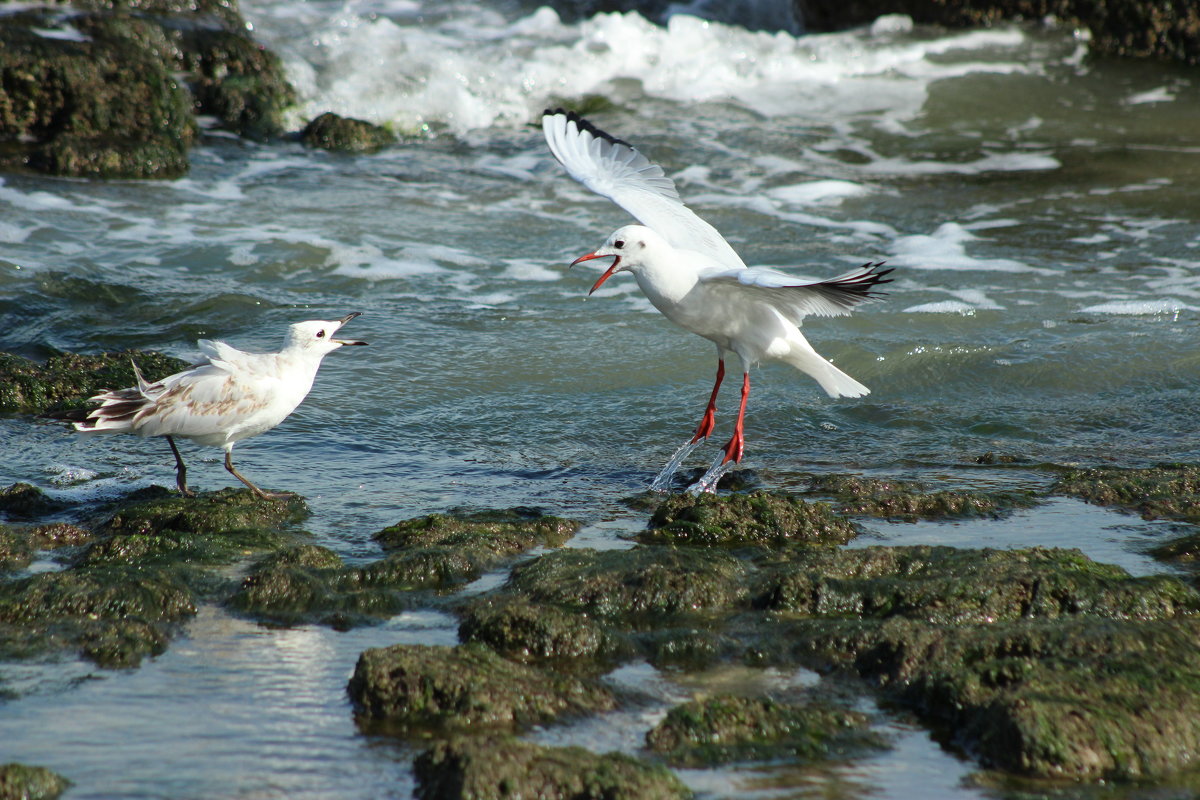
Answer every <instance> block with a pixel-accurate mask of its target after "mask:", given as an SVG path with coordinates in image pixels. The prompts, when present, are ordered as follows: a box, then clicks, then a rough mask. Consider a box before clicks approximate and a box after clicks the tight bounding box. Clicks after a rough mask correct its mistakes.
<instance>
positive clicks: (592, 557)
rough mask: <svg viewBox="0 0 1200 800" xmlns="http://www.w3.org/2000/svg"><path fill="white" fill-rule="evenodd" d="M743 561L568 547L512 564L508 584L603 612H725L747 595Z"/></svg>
mask: <svg viewBox="0 0 1200 800" xmlns="http://www.w3.org/2000/svg"><path fill="white" fill-rule="evenodd" d="M746 574H747V568H746V566H745V565H744V564H743V563H742V562H741V561H738V560H737V559H736V558H734V557H733V556H731V555H728V554H727V553H726V552H724V551H713V550H701V549H695V548H687V549H675V548H669V547H647V546H642V547H635V548H633V549H632V550H586V549H571V550H559V551H557V552H553V553H548V554H546V555H544V556H541V557H540V558H536V559H533V560H531V561H527V562H525V563H523V564H518V565H517V566H516V567H515V568H513V571H512V574H511V576H510V577H509V580H508V583H507V584H506V586H505V589H506V590H507V591H510V592H514V593H520V594H523V595H525V596H526V597H527V598H529V600H531V601H533V602H537V603H553V604H556V605H558V606H560V607H562V608H564V609H567V610H573V611H577V612H580V613H585V614H590V615H593V616H595V617H599V618H601V619H610V620H611V619H622V620H625V621H630V622H632V621H634V620H636V619H639V618H641V619H645V618H652V619H654V620H655V621H658V620H660V619H661V618H662V617H663V615H680V614H693V613H704V612H728V611H731V610H732V609H735V608H738V607H740V606H741V605H743V604H744V603H745V601H746V599H747V591H746V588H745V586H744V579H745V577H746Z"/></svg>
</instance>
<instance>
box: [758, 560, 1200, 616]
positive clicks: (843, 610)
mask: <svg viewBox="0 0 1200 800" xmlns="http://www.w3.org/2000/svg"><path fill="white" fill-rule="evenodd" d="M754 602H755V605H756V607H759V608H763V609H768V610H772V611H786V612H790V613H797V614H804V615H810V616H842V617H861V618H886V617H894V616H904V617H911V618H914V619H924V620H927V621H930V622H938V623H948V622H995V621H998V620H1012V619H1020V618H1031V617H1049V618H1054V617H1063V616H1071V615H1079V614H1089V615H1094V616H1102V617H1112V618H1134V619H1163V618H1170V617H1174V616H1176V615H1180V614H1191V613H1197V612H1200V594H1197V593H1196V592H1195V591H1193V590H1192V589H1190V588H1188V587H1187V586H1185V585H1184V584H1183V583H1181V582H1180V581H1178V580H1177V579H1175V578H1171V577H1167V576H1161V575H1160V576H1149V577H1142V578H1134V577H1130V575H1129V574H1128V573H1127V572H1126V571H1125V570H1123V569H1121V568H1120V567H1115V566H1111V565H1107V564H1098V563H1096V562H1094V561H1092V560H1091V559H1089V558H1087V557H1086V556H1084V555H1083V554H1082V553H1080V552H1079V551H1077V550H1059V549H1046V548H1030V549H1026V550H959V549H957V548H952V547H929V546H915V547H868V548H864V549H861V550H844V551H836V552H815V553H802V554H799V555H798V556H797V557H795V558H792V559H789V560H786V561H782V560H781V561H780V562H778V563H776V564H774V565H764V569H763V573H762V575H761V576H759V579H758V582H757V585H756V588H755V601H754Z"/></svg>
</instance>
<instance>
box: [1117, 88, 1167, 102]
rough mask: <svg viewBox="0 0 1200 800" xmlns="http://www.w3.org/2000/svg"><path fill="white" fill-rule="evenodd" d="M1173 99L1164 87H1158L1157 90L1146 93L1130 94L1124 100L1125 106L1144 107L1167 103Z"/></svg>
mask: <svg viewBox="0 0 1200 800" xmlns="http://www.w3.org/2000/svg"><path fill="white" fill-rule="evenodd" d="M1174 99H1175V95H1174V94H1172V93H1171V90H1170V89H1168V88H1167V87H1166V86H1159V87H1158V88H1157V89H1151V90H1150V91H1148V92H1138V93H1137V94H1131V95H1130V96H1129V97H1126V98H1125V104H1126V105H1131V106H1138V105H1144V104H1146V103H1169V102H1171V101H1172V100H1174Z"/></svg>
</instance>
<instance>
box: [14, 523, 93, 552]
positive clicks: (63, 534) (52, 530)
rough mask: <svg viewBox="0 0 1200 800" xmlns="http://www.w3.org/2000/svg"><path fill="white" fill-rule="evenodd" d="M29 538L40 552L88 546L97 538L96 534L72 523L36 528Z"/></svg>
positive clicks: (49, 524) (52, 524)
mask: <svg viewBox="0 0 1200 800" xmlns="http://www.w3.org/2000/svg"><path fill="white" fill-rule="evenodd" d="M29 537H30V542H31V544H32V545H33V546H34V547H36V548H37V549H38V550H57V549H59V548H60V547H78V546H79V545H81V544H87V543H88V542H90V541H91V540H92V539H93V538H95V534H93V533H92V532H91V531H90V530H88V529H87V528H83V527H80V526H79V525H73V524H72V523H70V522H51V523H48V524H46V525H37V526H35V527H34V528H33V529H32V530H31V531H30V532H29Z"/></svg>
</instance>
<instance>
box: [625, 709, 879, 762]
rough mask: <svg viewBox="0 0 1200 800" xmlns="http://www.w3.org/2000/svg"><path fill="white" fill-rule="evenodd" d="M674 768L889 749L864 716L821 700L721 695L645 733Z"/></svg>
mask: <svg viewBox="0 0 1200 800" xmlns="http://www.w3.org/2000/svg"><path fill="white" fill-rule="evenodd" d="M646 746H647V747H649V748H650V749H651V750H652V751H653V752H655V753H658V754H659V755H661V756H662V757H663V758H665V759H666V760H667V763H669V764H671V765H672V766H680V767H709V766H712V765H714V764H728V763H731V762H738V761H743V762H744V761H775V760H779V759H784V758H787V759H802V760H806V761H816V760H824V759H831V758H837V759H845V758H848V757H851V756H855V755H861V754H862V753H864V752H865V751H867V750H871V749H878V748H881V747H884V746H885V744H884V740H883V739H882V737H880V736H878V735H876V734H873V733H872V732H871V731H870V730H869V720H868V718H867V716H866V715H865V714H862V713H860V712H857V711H850V710H848V709H845V708H840V707H838V706H834V705H831V704H828V703H821V702H816V701H808V702H798V703H794V702H793V703H788V702H781V701H777V700H774V699H771V698H767V697H738V696H735V695H717V696H715V697H709V698H706V699H703V700H695V701H692V702H689V703H684V704H682V705H678V706H675V707H674V708H672V709H671V710H670V711H669V712H668V713H667V716H666V717H665V718H664V719H663V720H662V722H660V723H659V724H658V725H656V726H655V727H654V728H653V729H651V730H650V732H649V733H647V734H646Z"/></svg>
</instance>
